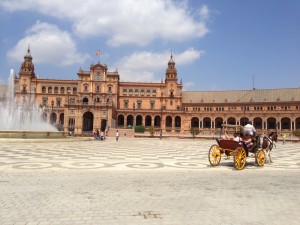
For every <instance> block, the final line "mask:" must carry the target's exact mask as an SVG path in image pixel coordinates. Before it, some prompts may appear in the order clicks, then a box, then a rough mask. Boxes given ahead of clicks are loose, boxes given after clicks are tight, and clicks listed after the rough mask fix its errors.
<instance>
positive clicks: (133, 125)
mask: <svg viewBox="0 0 300 225" xmlns="http://www.w3.org/2000/svg"><path fill="white" fill-rule="evenodd" d="M132 116H133V119H132V128H133V130H134V116H135V103H133V115H132Z"/></svg>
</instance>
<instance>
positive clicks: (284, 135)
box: [282, 133, 286, 145]
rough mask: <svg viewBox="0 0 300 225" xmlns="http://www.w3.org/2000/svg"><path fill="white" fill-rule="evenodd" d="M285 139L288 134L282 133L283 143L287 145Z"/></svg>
mask: <svg viewBox="0 0 300 225" xmlns="http://www.w3.org/2000/svg"><path fill="white" fill-rule="evenodd" d="M285 140H286V134H285V133H283V134H282V144H283V145H285Z"/></svg>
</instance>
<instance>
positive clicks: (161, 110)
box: [159, 106, 163, 139]
mask: <svg viewBox="0 0 300 225" xmlns="http://www.w3.org/2000/svg"><path fill="white" fill-rule="evenodd" d="M162 112H163V106H161V109H160V134H159V138H160V139H162Z"/></svg>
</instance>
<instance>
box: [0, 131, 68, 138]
mask: <svg viewBox="0 0 300 225" xmlns="http://www.w3.org/2000/svg"><path fill="white" fill-rule="evenodd" d="M67 136H68V132H64V131H28V130H0V138H25V139H56V138H66V137H67Z"/></svg>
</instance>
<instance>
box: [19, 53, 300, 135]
mask: <svg viewBox="0 0 300 225" xmlns="http://www.w3.org/2000/svg"><path fill="white" fill-rule="evenodd" d="M166 68H167V69H166V72H165V80H164V81H161V82H160V83H142V82H120V75H119V73H118V71H117V70H115V71H112V72H110V71H109V70H108V67H107V65H105V64H100V63H97V64H92V65H91V66H90V68H89V70H87V71H85V70H83V69H81V68H80V69H79V71H78V73H77V80H53V79H39V78H37V77H36V75H35V72H34V64H33V62H32V56H31V53H30V50H29V49H28V52H27V54H26V55H25V56H24V62H23V63H22V65H21V68H20V72H19V74H18V75H19V76H16V77H15V96H16V98H17V99H18V100H19V101H22V100H24V99H28V100H29V101H37V103H38V104H39V105H40V106H41V107H43V108H44V118H45V120H47V121H49V122H50V123H53V124H55V125H56V126H58V127H59V128H60V129H63V130H65V131H68V130H72V131H74V133H75V134H77V135H81V134H83V133H85V132H87V133H88V132H91V131H92V130H93V129H100V130H104V129H106V128H107V127H111V128H130V127H132V126H136V125H143V126H145V127H151V126H153V127H154V128H155V129H156V130H160V129H161V130H162V132H163V133H170V134H176V133H181V134H184V133H189V131H190V128H191V127H195V128H199V129H200V132H202V133H209V132H214V131H215V130H217V129H219V128H220V127H221V124H223V123H227V124H236V125H243V124H245V123H247V122H248V121H251V122H252V123H253V125H254V126H255V127H256V128H257V129H258V130H260V131H261V132H266V130H270V129H271V130H272V129H279V130H281V131H285V132H291V131H292V130H295V129H300V88H285V89H264V90H235V91H193V92H189V91H183V90H182V89H183V84H182V83H181V82H179V81H178V77H177V70H176V67H175V62H174V60H173V57H172V55H171V57H170V60H169V62H168V63H167V65H166Z"/></svg>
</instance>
